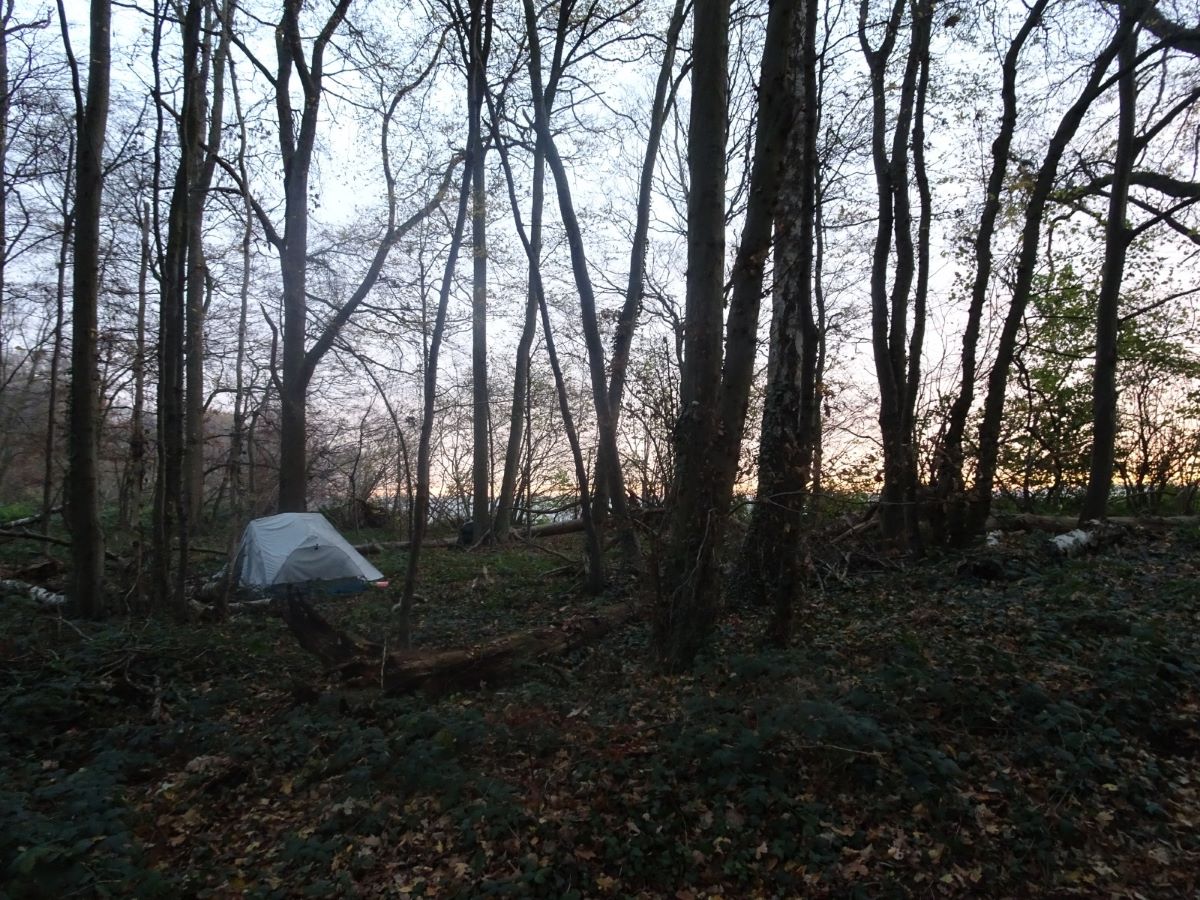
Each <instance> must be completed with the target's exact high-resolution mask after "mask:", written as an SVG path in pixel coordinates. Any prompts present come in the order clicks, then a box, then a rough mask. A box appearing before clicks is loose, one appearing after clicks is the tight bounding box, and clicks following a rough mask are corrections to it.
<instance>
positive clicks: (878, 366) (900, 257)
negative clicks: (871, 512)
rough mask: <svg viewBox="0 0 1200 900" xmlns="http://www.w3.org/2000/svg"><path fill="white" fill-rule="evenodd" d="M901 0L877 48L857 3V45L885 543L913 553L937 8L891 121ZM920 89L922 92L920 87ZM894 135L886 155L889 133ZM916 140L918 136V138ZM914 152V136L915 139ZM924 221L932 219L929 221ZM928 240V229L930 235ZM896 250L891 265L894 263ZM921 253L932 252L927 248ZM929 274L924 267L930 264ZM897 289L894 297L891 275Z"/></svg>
mask: <svg viewBox="0 0 1200 900" xmlns="http://www.w3.org/2000/svg"><path fill="white" fill-rule="evenodd" d="M905 5H906V4H905V3H904V0H896V2H895V3H894V5H893V6H892V11H891V15H890V17H889V18H888V21H887V24H886V26H885V31H884V36H883V39H882V41H881V42H880V45H879V48H878V49H873V48H872V47H871V45H870V40H869V37H868V34H867V22H868V12H869V4H868V0H861V2H860V4H859V20H858V21H859V43H860V44H861V46H862V51H863V55H864V56H865V57H866V60H867V65H868V68H869V69H870V73H871V79H870V80H871V100H872V103H871V109H872V120H871V157H872V162H873V164H874V168H875V184H876V192H877V204H878V217H877V227H876V233H875V246H874V250H873V257H872V263H871V285H870V293H871V346H872V349H873V351H874V357H875V373H876V378H877V381H878V384H879V430H880V437H881V445H882V450H883V490H882V493H881V496H880V516H879V518H880V524H881V526H882V529H883V535H884V538H885V540H887V541H888V542H890V543H892V544H893V545H899V544H901V543H907V546H908V549H909V551H910V552H915V551H916V550H917V549H918V548H917V534H916V526H915V523H916V518H915V510H913V508H912V504H913V503H914V502H915V496H916V478H917V472H916V454H915V447H914V440H915V434H914V432H913V427H912V426H913V422H912V415H911V410H913V409H914V408H915V402H916V396H915V394H916V391H917V390H918V388H919V385H918V384H917V383H915V381H914V380H913V379H912V378H910V368H911V369H912V371H911V375H912V376H916V375H918V374H919V362H920V361H919V358H918V359H916V360H912V359H911V349H910V348H911V347H912V345H913V344H914V343H915V344H917V346H916V348H915V349H916V352H917V355H918V357H919V353H920V347H919V343H920V337H919V335H920V334H921V329H922V328H923V322H917V321H916V318H917V314H918V312H923V309H920V307H923V301H924V298H923V295H921V296H919V297H918V298H917V306H918V309H914V327H913V335H912V338H913V340H912V341H910V340H909V335H908V304H909V300H910V297H911V295H912V290H913V278H914V275H915V273H916V269H917V260H916V255H917V253H916V248H915V246H914V244H913V238H912V211H911V202H910V199H909V168H908V161H909V152H910V151H909V135H910V132H911V130H912V129H913V127H914V118H915V110H916V108H917V107H918V105H920V106H922V107H923V104H924V98H923V96H922V97H918V94H919V93H923V86H924V85H925V84H926V83H927V77H923V75H922V73H923V72H924V73H927V69H928V54H929V38H930V29H931V25H932V8H931V5H930V3H929V2H928V0H917V2H914V3H913V4H912V26H911V27H912V37H911V42H910V45H909V51H908V58H907V60H906V63H905V68H904V75H903V78H902V80H901V82H900V99H899V105H898V109H897V111H896V116H895V119H894V122H892V121H891V120H890V119H889V116H888V113H887V95H888V92H889V85H888V77H889V66H888V64H889V60H890V57H891V53H892V49H893V48H894V46H895V42H896V38H897V35H898V33H899V29H900V24H901V21H902V18H903V13H904V8H905ZM919 88H920V90H919ZM889 125H890V126H891V127H892V128H893V129H894V131H893V132H892V141H891V152H890V156H889V152H888V148H887V141H886V133H887V130H888V128H889ZM914 138H915V135H914ZM913 143H914V148H913V152H914V156H915V153H916V147H915V144H916V141H915V139H914V142H913ZM926 224H927V223H926ZM925 239H926V244H927V241H928V234H927V233H926V235H925ZM893 246H894V249H895V266H894V270H893V267H892V265H891V259H892V249H893ZM924 252H926V253H927V252H928V250H927V247H926V248H925V251H924ZM926 272H927V268H926ZM889 275H890V276H891V280H892V286H891V291H890V294H889V290H888V280H889Z"/></svg>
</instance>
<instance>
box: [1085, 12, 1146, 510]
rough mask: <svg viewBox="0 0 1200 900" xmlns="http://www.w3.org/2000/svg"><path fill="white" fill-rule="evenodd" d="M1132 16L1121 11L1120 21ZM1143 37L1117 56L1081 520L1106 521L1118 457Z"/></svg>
mask: <svg viewBox="0 0 1200 900" xmlns="http://www.w3.org/2000/svg"><path fill="white" fill-rule="evenodd" d="M1130 15H1131V13H1130V12H1129V11H1128V10H1126V9H1122V11H1121V17H1122V18H1123V19H1124V18H1128V17H1129V16H1130ZM1137 55H1138V35H1137V31H1136V30H1134V31H1133V33H1132V34H1131V35H1130V36H1129V38H1128V39H1127V40H1126V41H1125V43H1124V44H1123V45H1122V46H1121V52H1120V53H1119V54H1118V55H1117V64H1118V66H1119V68H1120V74H1119V76H1118V79H1117V96H1118V98H1119V111H1118V120H1117V147H1116V154H1115V156H1114V160H1113V181H1112V187H1111V188H1110V193H1109V195H1108V221H1107V222H1105V225H1104V264H1103V266H1102V267H1101V270H1100V291H1099V294H1098V296H1097V298H1096V362H1095V365H1094V367H1093V369H1092V415H1093V419H1092V454H1091V471H1090V473H1089V475H1088V487H1087V493H1086V494H1085V495H1084V498H1083V509H1082V510H1081V512H1080V514H1079V519H1080V521H1081V522H1088V521H1090V520H1092V519H1103V518H1104V517H1105V514H1106V513H1107V511H1108V498H1109V495H1110V494H1111V493H1112V483H1113V459H1114V455H1115V445H1116V439H1117V338H1118V333H1119V331H1120V319H1121V281H1122V279H1123V277H1124V274H1125V254H1126V251H1127V250H1128V249H1129V242H1130V239H1131V238H1132V234H1131V233H1130V229H1129V227H1128V226H1127V225H1126V223H1125V218H1126V213H1127V210H1128V207H1129V182H1130V177H1131V174H1132V172H1133V163H1134V158H1135V156H1136V155H1137V150H1136V141H1135V135H1134V129H1135V127H1136V116H1137V71H1136V69H1137Z"/></svg>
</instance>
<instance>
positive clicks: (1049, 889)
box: [0, 532, 1200, 898]
mask: <svg viewBox="0 0 1200 900" xmlns="http://www.w3.org/2000/svg"><path fill="white" fill-rule="evenodd" d="M1040 541H1041V539H1040V538H1037V537H1031V538H1028V539H1023V542H1022V541H1020V540H1019V541H1017V542H1016V543H1015V544H1010V545H1009V546H1007V547H1005V548H1001V549H1000V550H993V551H986V552H984V551H980V552H978V553H975V554H972V555H970V556H967V557H953V558H950V557H947V558H942V559H938V560H933V561H930V562H926V563H922V564H919V565H913V566H910V567H907V568H901V567H895V568H888V569H882V570H874V571H870V572H859V573H857V574H856V573H847V572H837V571H835V570H830V571H829V572H826V573H824V574H825V577H824V580H823V582H822V585H821V587H820V588H819V589H818V588H814V589H813V590H812V591H811V592H810V593H809V594H808V595H807V596H806V597H805V598H804V599H803V600H802V601H801V606H800V610H799V615H798V616H797V621H798V623H799V628H798V633H797V635H796V639H795V641H794V645H793V647H792V648H791V649H789V650H787V651H764V650H761V649H759V648H758V646H757V641H758V638H759V635H760V634H761V631H762V627H763V621H762V617H761V616H760V615H759V614H758V612H757V611H754V610H729V611H727V613H726V615H725V617H724V618H723V620H722V623H721V626H720V628H719V634H718V637H717V641H716V644H715V645H714V647H713V649H712V652H711V653H710V654H709V655H708V656H707V657H706V658H705V659H704V660H703V661H702V662H701V665H700V666H699V667H698V668H697V670H696V671H695V672H694V673H693V674H691V675H689V676H686V677H664V676H661V675H658V674H656V673H654V671H653V670H652V668H651V666H650V664H649V660H648V656H647V635H646V631H645V628H644V626H642V625H638V624H635V625H633V626H630V627H628V628H626V629H624V630H622V631H620V632H618V633H617V634H615V635H612V636H610V637H609V638H607V639H605V640H604V641H603V642H601V643H599V644H597V645H595V646H593V647H591V648H588V649H585V650H582V651H579V652H577V653H575V654H574V655H572V656H571V657H568V658H564V659H559V660H554V661H551V662H548V663H545V664H541V665H535V666H530V667H528V668H527V670H525V671H523V672H522V673H520V678H519V679H517V680H515V681H513V682H512V683H510V684H508V685H505V686H496V687H490V688H487V689H485V690H483V691H479V692H475V693H471V694H460V695H454V696H450V697H442V698H439V699H433V698H427V697H423V696H415V697H403V698H395V697H385V696H381V695H379V693H378V692H376V691H371V690H348V689H343V688H340V687H338V686H337V685H336V683H334V682H332V681H328V680H327V679H326V678H325V676H324V675H323V673H321V672H320V671H319V669H318V668H317V666H316V665H315V663H314V662H313V661H312V660H311V659H310V658H308V657H306V656H305V655H304V654H303V653H302V652H301V651H300V650H299V649H298V648H297V647H296V646H295V643H294V641H293V640H292V638H291V637H290V636H289V635H288V633H287V632H286V630H284V628H283V626H282V624H281V623H280V622H279V621H278V620H276V619H272V618H266V617H263V618H251V617H246V618H241V619H238V620H236V621H234V622H233V623H230V624H227V625H195V626H187V627H180V626H175V625H171V624H169V623H166V622H158V621H155V620H148V621H147V620H141V621H133V620H122V621H114V622H109V623H105V624H100V625H95V624H83V623H73V622H68V621H65V620H63V619H61V618H59V617H57V616H55V615H53V614H50V613H47V612H44V611H42V610H39V609H38V608H36V607H35V606H34V605H32V603H30V602H28V601H25V600H23V599H21V598H19V597H15V596H13V597H5V598H3V600H2V601H0V620H2V626H0V628H2V630H0V634H3V635H4V636H3V637H2V638H0V678H2V682H0V684H2V687H0V735H2V736H0V884H2V885H3V887H2V888H0V892H2V893H3V894H4V895H6V896H11V897H43V896H55V897H58V896H67V895H70V894H88V893H92V894H99V895H110V896H129V895H137V896H181V895H182V896H199V897H203V896H229V895H239V894H241V895H245V896H253V897H292V896H300V895H309V896H335V895H341V896H360V895H364V894H366V895H370V894H379V895H386V896H394V895H398V894H399V895H409V896H440V897H464V898H466V897H480V896H520V897H531V896H532V897H556V898H568V897H597V896H614V897H617V896H635V897H636V896H640V897H663V896H667V897H670V896H675V897H680V898H688V897H701V896H710V897H716V896H726V897H731V896H747V897H750V896H764V897H768V896H780V897H786V896H830V897H854V896H861V897H877V896H910V895H911V896H918V895H920V896H926V895H935V896H937V895H944V896H962V895H964V894H991V895H997V896H1014V895H1021V896H1029V895H1037V894H1041V895H1044V896H1070V895H1078V896H1096V895H1100V894H1103V895H1108V896H1135V895H1138V896H1145V897H1149V896H1162V897H1178V896H1187V895H1191V894H1192V893H1193V892H1194V891H1195V890H1196V875H1195V873H1196V872H1198V871H1200V837H1198V834H1200V832H1198V829H1197V820H1198V816H1200V803H1198V798H1197V794H1196V788H1197V785H1198V784H1200V726H1198V714H1200V704H1198V702H1197V700H1198V693H1197V688H1198V686H1200V652H1198V651H1200V648H1198V646H1197V628H1196V626H1197V622H1198V616H1200V581H1198V580H1197V577H1196V575H1197V572H1196V563H1195V562H1194V560H1195V559H1196V558H1197V550H1200V534H1196V533H1189V532H1178V533H1176V534H1173V535H1171V536H1170V537H1169V538H1167V539H1166V540H1149V539H1138V540H1130V541H1127V542H1125V543H1124V544H1122V545H1120V546H1119V547H1117V548H1115V549H1110V550H1109V551H1106V552H1105V554H1104V555H1099V556H1093V557H1088V558H1084V559H1080V560H1074V561H1061V560H1055V559H1052V558H1050V557H1049V556H1047V555H1045V554H1043V553H1042V551H1041V547H1040ZM558 546H560V547H563V548H565V549H567V550H568V552H573V550H572V549H571V548H570V547H569V546H568V545H566V544H565V543H564V544H561V545H558ZM428 560H429V562H428V564H429V566H430V573H429V578H428V579H427V580H426V581H425V582H424V587H423V589H422V597H421V602H420V603H419V604H418V607H417V623H416V624H417V629H416V637H417V640H418V642H419V643H420V644H422V645H424V646H448V645H461V644H469V643H473V642H476V641H479V640H482V639H484V638H486V637H489V636H493V635H498V634H502V633H505V632H507V631H512V630H519V629H523V628H528V627H533V626H536V625H539V624H544V623H545V622H547V621H552V620H554V619H556V618H559V617H561V616H562V615H564V614H565V613H569V612H570V611H571V610H573V609H576V608H578V606H579V605H580V604H581V603H584V602H590V601H584V600H583V599H582V598H580V597H578V596H576V595H575V593H574V588H575V586H576V585H575V582H573V581H572V580H570V578H565V577H562V576H560V575H558V574H556V573H554V572H553V571H552V570H554V569H556V568H558V567H559V566H560V565H561V561H560V560H558V559H556V558H555V557H553V556H552V555H548V554H538V553H534V552H532V551H529V552H525V551H521V552H512V551H508V552H505V553H495V554H475V553H471V554H468V553H461V552H437V553H431V554H429V555H428ZM401 565H402V563H401V561H400V560H399V559H398V558H386V557H385V559H384V560H383V563H382V567H383V568H384V571H385V572H387V573H388V574H389V575H393V573H396V572H398V571H399V569H400V566H401ZM485 567H486V571H485ZM397 581H398V579H394V580H393V583H396V582H397ZM394 599H395V598H394V596H393V595H392V594H390V593H369V594H364V595H361V596H359V597H358V598H351V599H343V600H330V601H326V603H325V605H324V611H325V612H326V613H327V614H329V615H331V616H332V617H334V618H335V619H337V621H338V622H339V623H340V624H341V625H342V626H344V627H351V628H353V629H355V630H357V631H359V632H362V633H365V634H367V635H368V636H370V637H374V638H376V639H379V638H382V637H383V636H384V635H386V634H387V632H388V629H389V627H390V615H391V614H390V605H391V603H392V602H394Z"/></svg>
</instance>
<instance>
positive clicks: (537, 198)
mask: <svg viewBox="0 0 1200 900" xmlns="http://www.w3.org/2000/svg"><path fill="white" fill-rule="evenodd" d="M497 125H498V123H497ZM494 127H495V126H494ZM545 180H546V156H545V154H544V153H542V151H541V148H540V147H536V148H535V149H534V153H533V203H532V208H531V210H530V213H529V245H530V249H529V277H528V282H527V283H528V295H527V298H526V301H525V322H524V325H523V326H522V328H521V338H520V340H519V341H518V342H517V359H516V363H515V369H514V374H513V397H512V407H511V409H510V412H509V428H508V445H507V447H506V449H505V453H504V474H503V476H502V478H501V481H500V498H499V500H498V501H497V502H496V521H495V525H494V526H493V530H494V531H495V535H496V540H498V541H502V540H504V539H505V538H507V537H508V533H509V531H510V530H511V528H512V520H513V499H514V497H515V496H516V485H517V470H518V469H519V468H520V465H521V442H522V440H523V438H524V434H523V432H524V421H525V394H526V393H527V389H528V386H529V385H528V382H529V354H530V349H531V348H532V347H533V338H534V334H535V333H536V330H537V315H538V298H537V294H536V292H535V291H534V289H533V279H534V277H535V275H534V269H535V268H537V267H538V266H540V265H541V253H542V210H543V207H544V205H545Z"/></svg>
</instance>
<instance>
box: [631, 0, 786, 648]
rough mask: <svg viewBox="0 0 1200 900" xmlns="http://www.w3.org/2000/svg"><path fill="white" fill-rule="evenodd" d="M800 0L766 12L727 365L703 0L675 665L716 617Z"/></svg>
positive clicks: (720, 112) (724, 50)
mask: <svg viewBox="0 0 1200 900" xmlns="http://www.w3.org/2000/svg"><path fill="white" fill-rule="evenodd" d="M794 7H795V0H776V2H775V3H773V4H772V5H771V9H770V13H769V16H768V20H767V34H766V41H765V45H764V50H763V57H762V72H761V75H760V80H759V111H758V125H757V129H756V134H755V143H754V159H753V163H752V167H751V173H750V186H749V191H748V197H749V200H748V204H747V209H746V219H745V225H744V226H743V230H742V240H741V245H740V246H739V248H738V254H737V259H736V260H735V262H734V266H733V299H732V302H731V303H730V309H729V321H728V325H727V329H726V330H727V337H726V349H725V361H724V369H723V370H722V353H721V337H722V327H721V326H722V319H723V316H722V313H723V307H724V261H725V174H726V158H725V135H726V116H727V111H728V105H729V104H728V86H727V83H726V82H727V71H728V53H729V46H728V44H729V4H728V2H727V0H698V2H697V3H696V5H695V12H694V24H693V31H694V33H695V38H694V46H693V55H694V59H695V65H694V68H693V71H692V112H691V120H690V122H689V124H688V148H689V153H688V173H689V192H688V272H687V303H686V320H685V335H684V341H685V347H686V357H685V365H684V368H683V372H682V385H681V388H680V397H681V412H680V416H679V421H678V423H677V425H676V456H675V483H674V488H673V493H672V500H671V503H670V508H671V512H670V524H669V546H668V549H667V552H666V558H665V560H664V565H663V571H662V572H661V573H660V576H659V585H660V587H659V596H658V597H657V598H656V602H655V608H654V625H653V633H652V638H651V639H652V646H653V648H654V652H655V655H656V656H657V658H658V660H659V663H660V665H661V666H662V667H663V668H664V669H665V670H667V671H680V670H683V669H687V668H690V667H691V665H692V663H693V662H694V660H695V657H696V654H697V653H698V652H699V651H700V649H701V648H702V647H703V645H704V643H705V642H706V641H707V639H708V635H709V633H710V632H711V630H712V627H713V624H714V623H715V620H716V614H717V607H718V599H719V596H720V584H719V571H718V570H717V567H716V565H715V551H716V548H717V547H718V546H719V545H720V543H721V539H722V537H723V533H724V525H725V517H726V515H727V513H728V510H729V502H730V499H731V496H732V491H733V483H734V479H735V478H736V474H737V461H738V454H739V451H740V449H741V439H742V431H743V429H744V427H745V420H746V410H747V406H748V403H749V392H750V382H751V379H752V377H753V373H754V359H755V356H756V353H757V347H758V313H759V307H760V305H761V299H762V296H761V295H762V285H763V272H764V267H765V264H766V259H767V255H768V253H769V251H770V246H771V229H772V225H773V222H774V219H775V209H776V204H777V200H778V194H779V188H780V182H781V172H782V168H783V157H784V150H785V147H786V144H787V138H788V133H789V130H790V126H791V111H790V100H789V98H788V96H787V84H786V82H787V72H788V48H789V45H790V40H791V22H792V14H793V11H794Z"/></svg>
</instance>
